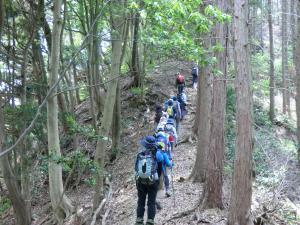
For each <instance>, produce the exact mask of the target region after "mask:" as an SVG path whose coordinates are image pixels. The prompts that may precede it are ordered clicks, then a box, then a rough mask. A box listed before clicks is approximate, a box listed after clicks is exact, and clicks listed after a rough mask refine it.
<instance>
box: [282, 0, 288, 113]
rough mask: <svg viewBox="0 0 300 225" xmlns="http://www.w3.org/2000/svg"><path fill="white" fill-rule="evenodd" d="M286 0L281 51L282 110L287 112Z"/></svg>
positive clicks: (283, 6)
mask: <svg viewBox="0 0 300 225" xmlns="http://www.w3.org/2000/svg"><path fill="white" fill-rule="evenodd" d="M286 4H287V1H286V0H281V7H282V24H281V38H282V40H281V41H282V43H281V48H282V49H281V51H282V59H281V60H282V88H283V89H282V111H283V114H286V113H287V80H286V78H287V60H288V59H287V35H286V32H287V15H286V13H287V9H286V7H287V6H286Z"/></svg>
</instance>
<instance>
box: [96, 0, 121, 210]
mask: <svg viewBox="0 0 300 225" xmlns="http://www.w3.org/2000/svg"><path fill="white" fill-rule="evenodd" d="M122 2H123V1H122ZM122 2H120V1H117V0H114V1H112V2H111V8H110V10H111V27H112V33H111V35H112V42H111V44H112V65H111V76H112V81H111V82H110V83H109V86H108V92H107V96H106V99H105V103H104V111H103V117H102V119H101V126H100V128H99V132H98V135H99V137H100V139H99V140H98V141H97V146H96V153H95V159H94V163H95V165H96V168H97V171H96V174H95V179H96V185H95V189H94V192H95V193H94V197H93V209H94V210H96V209H97V208H98V206H99V204H100V202H101V201H102V199H103V197H104V185H103V180H104V162H105V150H106V142H107V138H108V136H109V131H110V130H111V125H112V119H113V110H114V106H115V101H116V94H117V93H116V91H117V86H118V78H117V77H118V76H119V74H120V68H121V65H120V63H121V54H122V40H123V37H122V30H123V27H122V26H120V24H122V21H124V14H123V13H124V5H123V4H124V3H122Z"/></svg>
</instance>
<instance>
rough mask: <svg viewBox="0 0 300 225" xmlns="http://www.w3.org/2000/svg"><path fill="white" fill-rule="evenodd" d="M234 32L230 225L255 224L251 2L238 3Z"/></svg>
mask: <svg viewBox="0 0 300 225" xmlns="http://www.w3.org/2000/svg"><path fill="white" fill-rule="evenodd" d="M233 4H234V6H233V8H234V16H233V33H234V64H235V74H236V78H235V89H236V110H237V111H236V124H237V132H236V133H237V136H236V153H235V162H234V174H233V181H232V189H231V201H230V207H229V216H228V225H237V224H239V225H250V224H253V222H252V219H251V218H250V217H251V212H250V210H251V196H252V173H251V170H252V147H253V146H252V145H253V142H252V125H251V124H252V93H251V88H250V87H251V73H250V52H249V40H248V38H249V36H248V35H249V30H248V23H247V21H248V9H249V4H248V0H234V3H233Z"/></svg>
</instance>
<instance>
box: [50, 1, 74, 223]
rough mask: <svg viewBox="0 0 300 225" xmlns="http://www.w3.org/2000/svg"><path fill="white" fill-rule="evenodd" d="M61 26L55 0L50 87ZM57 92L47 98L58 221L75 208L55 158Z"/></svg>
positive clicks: (52, 186)
mask: <svg viewBox="0 0 300 225" xmlns="http://www.w3.org/2000/svg"><path fill="white" fill-rule="evenodd" d="M61 27H62V18H61V0H55V1H54V2H53V30H52V37H51V41H52V43H51V55H50V57H51V58H50V71H49V85H50V87H52V86H53V85H54V84H55V83H56V82H57V80H58V68H59V57H60V42H61V39H60V38H61V35H60V33H61ZM56 92H57V90H56V89H55V90H54V91H53V93H52V95H51V96H50V97H49V98H48V100H47V126H48V151H49V156H50V157H51V159H52V160H50V161H49V192H50V199H51V204H52V208H53V211H54V214H55V216H56V219H57V220H58V221H62V220H63V219H64V218H65V217H68V216H69V215H70V214H71V213H72V212H73V210H74V209H73V206H72V204H71V201H70V199H68V198H67V196H66V195H65V192H64V186H63V180H62V167H61V165H59V164H58V163H57V162H56V161H55V159H59V158H60V157H61V151H60V145H59V130H58V105H57V96H56Z"/></svg>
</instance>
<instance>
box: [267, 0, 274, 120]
mask: <svg viewBox="0 0 300 225" xmlns="http://www.w3.org/2000/svg"><path fill="white" fill-rule="evenodd" d="M268 25H269V42H270V82H269V90H270V108H269V118H270V121H271V122H272V123H274V117H275V109H274V108H275V106H274V102H275V99H274V90H275V73H274V71H275V69H274V41H273V20H272V0H268Z"/></svg>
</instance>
